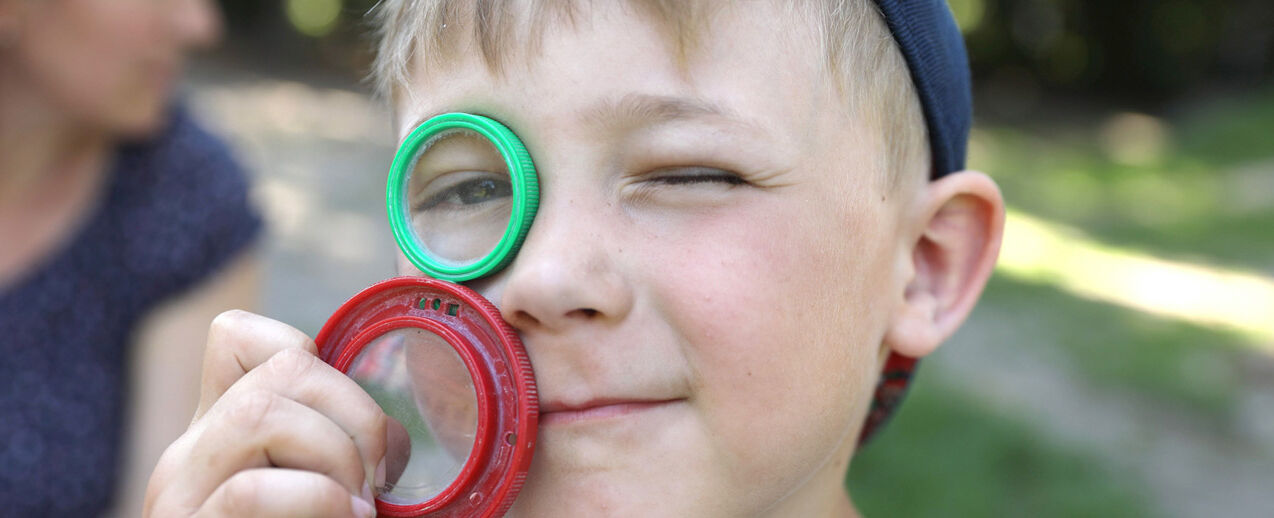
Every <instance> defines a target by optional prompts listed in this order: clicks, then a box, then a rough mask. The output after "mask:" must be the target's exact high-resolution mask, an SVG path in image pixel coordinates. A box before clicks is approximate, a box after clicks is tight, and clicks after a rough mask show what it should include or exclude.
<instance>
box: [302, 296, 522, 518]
mask: <svg viewBox="0 0 1274 518" xmlns="http://www.w3.org/2000/svg"><path fill="white" fill-rule="evenodd" d="M315 341H316V342H317V344H318V351H319V357H321V358H322V359H323V361H325V362H327V363H329V364H331V365H332V366H333V367H336V369H338V370H340V371H341V372H344V373H345V374H346V375H348V376H350V377H351V378H353V379H354V381H355V382H357V383H358V384H359V386H361V387H363V389H364V390H366V391H367V393H368V394H370V395H371V396H372V398H373V399H375V400H376V402H377V403H378V404H379V405H380V406H381V408H382V409H383V410H384V411H385V413H386V414H387V415H388V416H389V417H390V429H389V432H388V434H387V435H388V437H387V439H388V443H389V446H388V451H387V453H386V456H385V463H386V480H385V484H384V486H382V487H380V488H376V490H377V491H376V492H377V494H378V496H377V497H376V500H377V502H376V509H377V511H378V512H379V514H380V515H381V516H395V517H405V516H430V517H448V516H457V517H460V516H463V517H488V516H501V515H503V514H504V512H505V511H507V510H508V508H509V506H511V505H513V499H514V498H516V497H517V494H518V491H519V490H521V488H522V483H523V481H524V480H525V478H526V471H527V469H528V468H529V467H530V464H531V455H532V453H533V451H534V448H535V431H536V422H537V420H538V417H539V403H538V400H537V396H536V391H535V379H534V376H533V374H532V372H531V362H530V360H529V359H528V358H527V355H526V350H525V349H523V347H522V342H521V341H520V340H518V337H517V334H516V333H514V331H513V329H512V328H510V327H509V325H508V324H507V323H506V322H505V321H504V320H503V319H502V318H501V317H500V313H499V312H498V311H497V310H496V309H495V307H494V306H493V305H492V304H491V303H490V302H488V301H487V300H486V299H484V298H482V296H480V295H478V294H477V293H475V292H473V291H472V290H470V289H468V288H465V287H463V286H460V285H457V284H453V283H450V282H446V281H439V280H435V279H429V278H424V277H398V278H394V279H390V280H387V281H383V282H380V283H377V284H375V285H373V286H371V287H369V288H367V289H365V290H363V291H362V292H360V293H359V294H357V295H355V296H354V297H353V298H351V299H350V300H349V301H348V302H346V303H345V304H344V305H343V306H341V308H340V309H338V310H337V311H336V313H335V314H333V315H332V317H331V318H330V319H328V321H327V323H326V324H325V325H324V326H323V330H322V331H320V332H319V335H318V338H317V339H316V340H315Z"/></svg>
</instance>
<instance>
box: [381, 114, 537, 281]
mask: <svg viewBox="0 0 1274 518" xmlns="http://www.w3.org/2000/svg"><path fill="white" fill-rule="evenodd" d="M455 129H464V130H469V131H473V132H475V133H477V134H479V135H482V136H483V137H485V138H486V139H487V140H488V141H490V142H491V144H492V145H494V146H495V147H496V149H497V150H498V151H499V152H500V156H502V157H504V163H505V166H506V167H507V168H508V170H509V179H510V183H511V184H512V187H513V209H512V211H511V212H510V214H509V223H508V226H507V227H505V229H504V234H503V235H502V236H501V237H500V241H499V242H498V243H496V245H495V248H493V249H491V251H490V252H489V253H487V255H486V256H484V257H482V258H481V259H478V260H477V261H474V262H472V263H469V264H462V265H456V264H450V263H447V262H443V261H441V260H439V259H436V258H434V257H431V256H430V255H429V254H428V253H426V252H425V248H424V247H423V246H421V244H420V240H419V239H418V238H417V237H416V233H415V232H414V231H413V230H412V226H411V212H410V209H409V207H408V204H407V197H406V192H407V189H406V187H407V182H408V181H409V180H410V179H411V171H412V169H413V168H414V167H415V165H416V159H417V157H418V156H419V155H420V152H421V151H422V149H421V147H422V146H424V145H425V144H427V143H429V140H430V139H431V138H433V137H434V136H436V135H438V134H440V133H442V132H444V131H450V130H455ZM539 205H540V186H539V181H538V180H537V178H536V175H535V165H534V164H532V162H531V155H530V154H529V153H527V152H526V146H524V145H522V141H521V140H519V139H518V137H517V135H514V134H513V131H512V130H510V129H509V128H507V127H505V126H504V125H503V124H500V123H499V122H496V121H495V120H493V119H490V118H487V117H483V116H481V115H474V114H471V113H444V114H442V115H438V116H436V117H433V118H431V119H429V120H427V121H425V122H424V123H423V124H421V125H420V126H419V127H417V128H416V129H414V130H412V132H411V134H410V135H407V138H406V139H405V140H403V143H402V145H400V146H399V147H398V152H397V153H396V154H395V155H394V163H393V165H392V166H390V169H389V182H388V183H387V185H386V188H385V206H386V207H387V209H388V212H389V226H390V228H391V229H392V230H393V232H394V240H395V241H397V242H398V248H399V249H400V250H402V252H403V254H404V255H406V256H407V259H408V260H409V261H411V264H413V265H415V266H416V268H419V269H420V271H422V272H424V273H425V274H426V275H429V276H430V277H433V278H435V279H441V280H445V281H452V282H463V281H468V280H472V279H477V278H479V277H483V276H485V275H488V274H491V273H495V272H497V271H499V270H500V269H502V268H504V267H505V266H508V264H509V262H511V261H512V260H513V257H514V256H516V255H517V251H518V248H519V247H521V246H522V240H523V239H525V238H526V233H527V231H528V230H530V228H531V222H532V221H533V220H534V219H535V211H536V209H538V208H539Z"/></svg>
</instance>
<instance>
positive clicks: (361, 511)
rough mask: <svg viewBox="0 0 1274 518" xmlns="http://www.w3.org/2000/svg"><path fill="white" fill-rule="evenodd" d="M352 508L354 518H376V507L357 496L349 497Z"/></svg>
mask: <svg viewBox="0 0 1274 518" xmlns="http://www.w3.org/2000/svg"><path fill="white" fill-rule="evenodd" d="M349 503H350V507H352V508H353V509H354V516H357V517H358V518H376V507H375V506H373V505H372V504H370V503H368V502H367V500H363V499H362V498H359V497H357V496H350V497H349Z"/></svg>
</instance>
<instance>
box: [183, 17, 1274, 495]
mask: <svg viewBox="0 0 1274 518" xmlns="http://www.w3.org/2000/svg"><path fill="white" fill-rule="evenodd" d="M372 3H374V2H373V1H371V0H283V1H279V2H259V1H256V0H222V2H221V4H222V7H223V9H224V10H225V13H226V16H227V29H228V34H227V36H228V37H227V39H226V42H225V44H223V45H222V47H221V48H220V49H219V50H218V51H216V52H213V53H211V54H209V55H205V56H203V57H202V58H201V59H200V60H198V61H197V62H196V63H195V65H194V67H193V70H192V73H191V74H189V76H188V78H187V84H186V87H185V95H186V96H187V98H188V99H190V101H191V103H192V104H193V105H194V109H195V110H196V111H197V112H198V113H199V114H200V115H202V117H203V118H204V120H205V121H207V123H208V124H209V125H210V126H211V127H213V128H214V129H215V130H216V131H218V132H219V133H221V134H222V135H224V136H225V137H226V138H228V139H229V140H230V141H231V142H232V143H233V145H235V146H236V149H237V152H238V154H239V156H240V158H241V159H242V160H244V161H245V162H246V163H247V164H248V166H249V168H250V170H251V171H253V174H254V175H255V180H256V186H255V195H256V197H257V199H258V201H259V203H260V205H261V206H262V208H263V209H264V210H265V211H266V214H267V218H268V221H269V226H270V230H269V232H270V235H269V236H268V237H267V239H265V240H264V243H265V250H264V252H265V255H266V262H267V272H266V279H267V283H268V284H267V285H266V300H265V306H264V308H265V313H266V314H267V315H268V316H271V317H274V318H278V319H281V320H284V321H286V322H289V323H292V324H293V325H296V326H298V327H300V328H301V329H302V330H304V331H306V332H309V333H311V334H312V333H315V332H317V330H318V328H319V327H320V326H321V325H322V323H323V321H324V320H325V318H326V317H327V315H328V314H330V313H331V311H332V310H334V309H335V308H336V307H337V306H339V305H340V303H341V302H342V301H344V300H345V298H347V297H349V296H350V295H352V294H354V293H355V292H356V291H357V290H359V289H361V288H363V287H365V286H367V285H368V284H370V283H372V282H375V281H377V280H380V279H383V278H386V277H389V276H391V275H392V274H393V259H392V256H391V255H390V252H391V251H392V250H393V244H392V240H391V238H390V236H389V231H388V225H386V224H385V222H384V220H383V216H382V213H383V210H384V209H383V198H382V194H381V189H382V182H383V181H384V179H385V176H386V173H387V171H388V166H389V161H390V159H391V158H392V154H393V147H392V144H393V136H392V135H391V132H390V127H389V116H388V113H387V111H386V110H385V108H384V107H383V106H381V105H380V104H379V103H378V102H377V101H375V100H373V99H371V98H370V96H369V89H368V88H367V86H366V84H365V83H364V82H363V81H362V78H363V75H364V73H365V71H366V69H367V64H368V61H369V59H370V56H371V52H370V48H371V41H370V38H369V37H368V36H367V35H366V23H365V19H364V13H365V12H366V11H367V9H368V8H369V7H370V6H371V4H372ZM950 4H951V7H952V10H953V11H954V12H955V13H956V15H957V18H958V19H959V21H960V24H961V26H962V28H963V30H964V33H965V37H966V40H967V43H968V46H969V50H970V53H971V58H972V66H973V69H974V73H975V83H976V98H977V104H976V113H977V118H976V123H975V127H974V130H973V135H972V140H971V144H970V162H971V164H970V165H971V167H973V168H976V169H981V170H984V171H987V172H989V173H990V174H991V175H992V176H993V177H995V179H996V180H997V181H998V182H999V183H1000V185H1001V187H1002V188H1003V190H1004V194H1005V198H1006V199H1007V201H1008V205H1009V223H1008V229H1007V234H1006V240H1005V245H1004V250H1003V253H1002V259H1001V262H1000V266H999V267H998V269H997V272H996V275H995V277H994V278H993V280H992V281H991V283H990V285H989V286H988V288H987V290H986V293H985V295H984V296H983V299H982V302H981V304H980V305H979V307H978V309H977V310H976V311H975V312H974V314H973V316H972V318H971V320H970V322H969V323H968V324H967V325H966V326H965V327H964V328H963V329H962V331H961V332H960V333H959V334H958V335H957V336H956V337H955V339H953V340H952V341H951V342H950V343H948V344H947V345H945V346H944V347H942V348H941V349H940V350H939V352H938V353H936V354H935V355H934V356H933V357H931V358H930V359H928V360H926V361H925V362H923V364H922V368H921V369H920V371H919V376H918V378H917V381H916V383H915V385H914V388H913V390H912V393H911V395H910V396H909V401H908V403H907V404H906V405H904V406H903V407H902V409H901V412H900V413H899V414H898V416H897V417H896V418H895V419H894V421H893V422H892V423H891V424H890V425H889V426H888V427H887V428H886V429H885V431H884V433H882V434H880V435H879V436H878V438H877V439H876V440H875V441H874V442H873V443H872V444H870V445H869V446H868V447H867V448H866V449H865V450H864V451H863V452H862V453H861V454H860V456H859V457H858V458H857V459H856V461H855V463H856V464H855V466H854V468H853V470H852V472H851V474H850V476H849V478H848V481H847V483H848V484H849V485H850V487H851V488H853V494H854V495H855V498H856V500H857V502H858V504H859V505H860V507H861V508H862V510H863V511H864V512H865V513H866V514H867V515H869V516H1005V515H1019V516H1020V515H1031V516H1077V515H1113V516H1274V496H1270V495H1271V492H1270V491H1271V489H1272V488H1274V136H1272V135H1274V81H1272V79H1274V3H1271V2H1269V1H1268V0H1230V1H1227V2H1209V1H1205V0H1167V1H1150V0H1126V1H1121V2H1102V1H1097V0H953V1H951V2H950Z"/></svg>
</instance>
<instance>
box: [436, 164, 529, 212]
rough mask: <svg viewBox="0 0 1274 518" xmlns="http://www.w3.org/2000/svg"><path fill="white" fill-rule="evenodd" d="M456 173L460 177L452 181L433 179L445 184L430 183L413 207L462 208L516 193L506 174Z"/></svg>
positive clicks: (505, 197) (498, 199)
mask: <svg viewBox="0 0 1274 518" xmlns="http://www.w3.org/2000/svg"><path fill="white" fill-rule="evenodd" d="M452 176H457V177H458V178H457V179H456V180H455V181H452V182H448V181H446V179H445V178H440V179H438V180H435V181H434V182H432V183H435V184H441V185H434V186H427V187H426V188H425V189H424V192H422V193H421V195H420V198H421V201H420V202H418V203H416V204H415V205H414V206H413V207H412V209H413V210H414V211H416V212H421V211H427V210H462V209H466V208H473V207H475V206H478V205H481V204H484V203H491V202H495V201H500V200H504V199H507V198H509V197H511V196H513V186H512V185H511V184H510V183H509V179H508V177H506V176H503V175H497V174H493V173H486V172H465V173H458V174H455V175H452ZM430 187H433V188H430Z"/></svg>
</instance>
